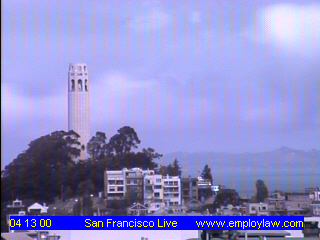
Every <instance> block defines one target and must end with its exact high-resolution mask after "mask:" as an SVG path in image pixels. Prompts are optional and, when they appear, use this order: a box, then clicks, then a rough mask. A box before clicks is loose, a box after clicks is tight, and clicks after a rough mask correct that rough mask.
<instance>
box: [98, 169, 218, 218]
mask: <svg viewBox="0 0 320 240" xmlns="http://www.w3.org/2000/svg"><path fill="white" fill-rule="evenodd" d="M218 189H219V188H218V186H213V185H212V183H211V181H210V180H206V179H202V178H201V177H199V178H191V177H189V178H180V177H179V176H169V175H160V174H155V171H154V170H142V169H140V168H133V169H127V168H124V169H122V170H118V171H108V170H106V171H105V173H104V197H105V199H106V200H107V201H108V200H123V199H125V198H126V197H127V196H130V195H131V196H132V195H133V196H134V197H135V199H136V200H137V202H136V204H135V205H134V206H132V209H131V212H133V213H138V212H139V213H142V214H145V213H155V212H156V211H157V210H160V209H166V210H168V209H169V210H171V211H173V212H174V213H177V212H185V211H186V210H190V209H191V210H192V209H193V210H196V209H199V207H201V206H202V205H203V204H204V203H205V200H208V199H209V198H210V197H212V196H214V195H215V193H216V192H217V191H218ZM143 206H144V207H143ZM138 209H140V211H138ZM129 211H130V210H129Z"/></svg>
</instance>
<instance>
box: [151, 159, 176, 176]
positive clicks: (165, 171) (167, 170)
mask: <svg viewBox="0 0 320 240" xmlns="http://www.w3.org/2000/svg"><path fill="white" fill-rule="evenodd" d="M157 173H158V174H162V175H169V176H179V177H181V174H182V171H181V167H180V164H179V162H178V160H177V159H175V160H174V161H173V163H172V164H171V163H170V164H169V165H167V166H161V167H160V168H159V170H158V172H157Z"/></svg>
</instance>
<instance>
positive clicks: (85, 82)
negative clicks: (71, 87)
mask: <svg viewBox="0 0 320 240" xmlns="http://www.w3.org/2000/svg"><path fill="white" fill-rule="evenodd" d="M84 90H85V91H86V92H88V81H87V79H86V80H85V81H84Z"/></svg>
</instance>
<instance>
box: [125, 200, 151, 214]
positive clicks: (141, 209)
mask: <svg viewBox="0 0 320 240" xmlns="http://www.w3.org/2000/svg"><path fill="white" fill-rule="evenodd" d="M127 213H128V215H135V216H141V215H142V216H144V215H147V213H148V208H147V207H146V206H144V205H142V204H141V203H134V204H133V205H132V206H130V207H128V208H127Z"/></svg>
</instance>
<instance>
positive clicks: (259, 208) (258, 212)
mask: <svg viewBox="0 0 320 240" xmlns="http://www.w3.org/2000/svg"><path fill="white" fill-rule="evenodd" d="M246 215H248V216H269V210H268V204H267V203H247V205H246Z"/></svg>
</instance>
